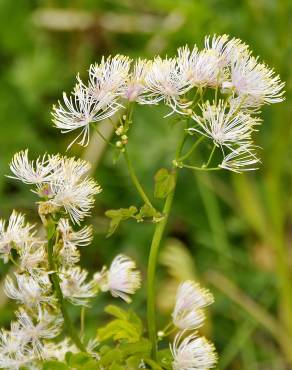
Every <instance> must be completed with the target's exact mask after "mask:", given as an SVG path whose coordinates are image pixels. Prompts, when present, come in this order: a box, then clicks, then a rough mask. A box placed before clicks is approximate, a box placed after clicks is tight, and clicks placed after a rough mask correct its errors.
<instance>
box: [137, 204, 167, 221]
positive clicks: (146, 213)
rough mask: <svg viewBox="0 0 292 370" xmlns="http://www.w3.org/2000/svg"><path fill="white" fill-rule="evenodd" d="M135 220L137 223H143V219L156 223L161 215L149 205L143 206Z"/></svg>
mask: <svg viewBox="0 0 292 370" xmlns="http://www.w3.org/2000/svg"><path fill="white" fill-rule="evenodd" d="M135 218H136V220H137V221H138V222H140V221H143V219H144V218H153V220H155V221H156V220H158V219H160V218H161V213H160V212H158V211H157V210H156V209H155V208H153V207H151V206H150V205H148V204H144V205H143V206H142V207H141V208H140V210H139V213H138V214H137V215H136V216H135Z"/></svg>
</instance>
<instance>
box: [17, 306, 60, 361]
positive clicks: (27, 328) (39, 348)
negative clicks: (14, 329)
mask: <svg viewBox="0 0 292 370" xmlns="http://www.w3.org/2000/svg"><path fill="white" fill-rule="evenodd" d="M16 316H17V322H18V324H19V328H20V331H19V332H18V335H19V338H21V339H22V340H24V341H25V342H26V343H29V344H30V345H31V346H32V349H33V352H34V354H35V356H36V357H37V358H42V354H43V343H42V340H43V339H52V338H55V337H56V336H57V335H59V334H60V331H61V327H62V324H63V319H62V318H61V316H59V315H52V314H50V313H49V312H48V311H46V310H44V309H42V310H39V311H38V316H37V319H36V320H33V319H32V317H30V316H29V315H28V313H27V312H26V311H25V310H23V309H20V310H19V311H18V312H17V313H16Z"/></svg>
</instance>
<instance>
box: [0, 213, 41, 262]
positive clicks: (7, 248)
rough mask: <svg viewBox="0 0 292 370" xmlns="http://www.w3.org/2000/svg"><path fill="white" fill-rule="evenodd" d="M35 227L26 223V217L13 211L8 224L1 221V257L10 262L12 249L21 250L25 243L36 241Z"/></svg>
mask: <svg viewBox="0 0 292 370" xmlns="http://www.w3.org/2000/svg"><path fill="white" fill-rule="evenodd" d="M33 228H34V225H30V224H29V223H26V222H25V218H24V215H22V214H21V213H17V212H16V211H13V212H12V214H11V216H10V218H9V221H8V224H7V223H6V221H4V220H0V256H1V258H2V259H3V260H4V262H5V263H7V262H8V260H9V256H10V252H11V249H12V248H14V249H16V250H18V251H19V250H21V248H22V247H23V246H24V245H25V243H30V242H33V241H35V240H36V239H35V237H34V235H35V232H34V231H33Z"/></svg>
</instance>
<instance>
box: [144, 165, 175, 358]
mask: <svg viewBox="0 0 292 370" xmlns="http://www.w3.org/2000/svg"><path fill="white" fill-rule="evenodd" d="M174 171H175V173H174V179H175V185H176V180H177V169H175V170H174ZM174 193H175V187H174V188H173V190H172V191H171V192H170V193H169V194H168V196H167V198H166V201H165V204H164V208H163V215H164V218H163V220H162V221H160V222H159V223H158V224H156V227H155V231H154V235H153V239H152V243H151V247H150V254H149V260H148V270H147V276H148V282H147V320H148V332H149V339H150V341H151V343H152V356H153V358H154V359H156V357H157V337H156V332H157V330H156V319H155V316H156V315H155V273H156V265H157V256H158V250H159V245H160V242H161V239H162V235H163V232H164V230H165V226H166V224H167V221H168V217H169V213H170V209H171V206H172V202H173V197H174Z"/></svg>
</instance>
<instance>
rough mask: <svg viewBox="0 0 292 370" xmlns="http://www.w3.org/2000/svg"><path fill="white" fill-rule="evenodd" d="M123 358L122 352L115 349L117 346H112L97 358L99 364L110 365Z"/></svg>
mask: <svg viewBox="0 0 292 370" xmlns="http://www.w3.org/2000/svg"><path fill="white" fill-rule="evenodd" d="M122 360H123V354H122V352H121V351H120V350H119V349H117V348H114V349H112V350H110V351H108V352H107V353H106V354H105V355H104V356H103V357H102V358H101V359H100V360H99V364H100V365H101V366H109V365H111V364H112V363H117V362H118V363H119V362H121V361H122Z"/></svg>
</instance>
